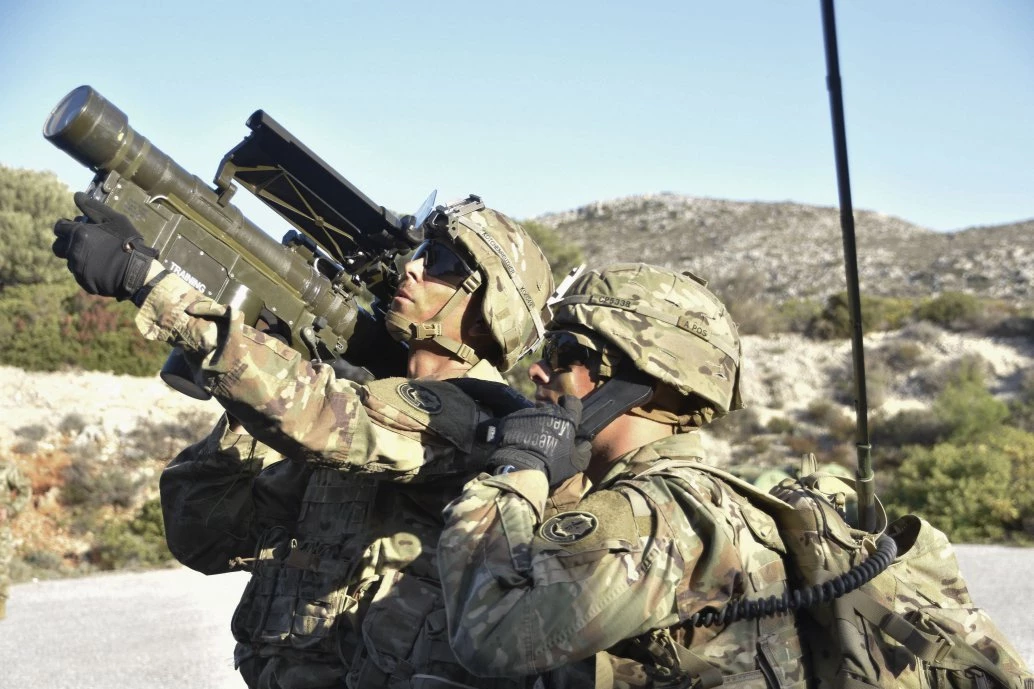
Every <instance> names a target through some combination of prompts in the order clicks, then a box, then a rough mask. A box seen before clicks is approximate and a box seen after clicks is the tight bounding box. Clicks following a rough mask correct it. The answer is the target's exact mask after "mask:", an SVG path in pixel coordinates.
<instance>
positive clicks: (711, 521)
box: [439, 434, 805, 687]
mask: <svg viewBox="0 0 1034 689" xmlns="http://www.w3.org/2000/svg"><path fill="white" fill-rule="evenodd" d="M700 455H701V453H700V448H699V441H698V439H697V437H696V436H695V435H693V434H683V435H676V436H672V437H670V438H666V439H664V440H662V441H658V442H655V443H651V444H649V445H646V446H644V447H642V448H640V449H638V450H636V451H634V452H632V453H631V454H629V455H627V456H625V457H624V458H622V459H621V460H619V461H618V462H617V463H616V464H615V465H614V467H613V468H612V470H611V471H610V472H609V473H608V474H607V476H606V477H605V479H604V480H603V481H602V483H601V485H600V486H599V487H598V488H595V489H592V490H590V491H589V492H587V493H586V494H585V495H584V497H583V498H582V500H581V501H580V502H578V503H577V504H575V505H569V506H567V507H566V510H565V512H563V513H561V514H555V513H554V512H555V509H551V508H548V507H547V504H546V497H547V496H546V493H547V486H546V480H545V477H544V475H543V474H541V473H540V472H533V471H519V472H514V473H510V474H506V475H502V476H489V475H487V474H483V475H482V476H480V477H479V478H478V479H476V480H474V481H472V482H471V483H470V484H469V485H468V486H467V487H466V489H465V490H464V492H463V496H462V497H461V498H460V499H459V500H457V501H456V502H454V503H453V504H452V505H450V506H449V507H448V509H447V511H446V530H445V532H444V534H443V536H442V540H441V548H440V555H439V560H440V566H441V572H442V586H443V589H444V590H445V593H446V600H447V603H448V606H449V615H450V617H451V619H452V620H453V621H454V624H453V625H452V630H453V631H452V633H453V638H452V643H453V647H454V648H455V649H457V652H458V653H459V655H460V658H461V660H462V661H463V662H464V664H466V665H467V666H468V667H471V668H480V669H482V671H483V672H484V673H485V674H502V675H505V674H507V673H514V674H519V673H526V674H528V673H537V672H543V671H545V670H549V669H552V668H556V667H559V666H562V665H564V664H566V663H570V662H572V661H577V660H581V659H584V658H587V657H590V656H592V655H593V654H596V653H597V652H600V651H604V650H606V649H612V650H613V653H614V656H620V655H621V654H623V653H628V654H630V655H634V652H633V651H631V648H630V647H629V646H628V645H627V644H626V645H625V647H622V646H618V647H616V648H612V647H615V645H616V644H619V642H621V641H622V640H623V639H631V638H634V637H641V636H643V635H646V634H648V633H649V632H651V631H652V630H662V629H668V628H670V627H676V629H677V632H676V634H675V636H676V639H677V640H680V641H681V642H682V643H683V644H684V645H686V646H688V647H689V648H690V649H691V650H692V651H693V652H694V653H695V654H696V655H698V656H700V657H701V658H703V659H704V660H706V661H707V662H708V663H710V664H712V665H714V666H715V667H716V668H717V669H719V670H720V672H721V673H722V675H724V676H725V682H726V683H727V684H728V683H732V682H733V681H734V680H735V681H739V682H742V684H737V685H736V686H747V687H754V686H756V687H766V686H780V687H796V686H800V687H803V686H805V683H804V681H803V668H802V666H801V662H800V659H801V655H802V652H801V646H800V641H799V638H798V635H797V630H796V625H795V624H794V621H793V619H792V618H789V617H777V618H769V619H767V620H764V621H762V622H738V623H734V624H731V625H729V626H728V627H725V628H722V627H718V628H703V629H696V630H694V629H683V628H681V627H679V626H678V625H679V622H680V620H685V619H686V618H688V617H689V616H690V615H692V614H693V613H695V612H698V611H700V610H702V609H704V608H705V607H707V606H715V607H717V606H721V605H722V604H724V603H725V602H727V601H729V600H731V599H734V598H739V597H742V596H744V595H747V596H750V597H755V596H759V595H761V596H767V595H771V594H773V593H782V591H783V590H784V588H785V578H786V575H785V571H784V567H783V562H782V559H781V549H782V545H781V543H780V541H779V539H778V536H777V534H776V527H775V524H774V522H773V521H772V520H771V518H770V517H768V516H767V515H766V514H764V513H763V512H761V511H760V510H758V509H756V508H754V507H752V506H751V505H750V504H749V503H747V502H746V500H744V499H743V498H741V497H740V496H739V495H738V494H737V493H735V492H733V491H732V490H731V489H730V488H729V487H728V486H727V485H726V484H724V483H723V482H721V481H719V480H716V479H714V478H712V477H711V476H709V475H707V474H706V473H703V472H699V471H696V470H693V469H691V468H677V469H673V470H670V471H669V470H664V469H663V465H662V469H661V471H660V472H653V471H652V470H651V469H648V468H646V467H650V466H653V465H656V464H658V463H660V462H661V460H662V459H667V458H677V459H688V458H692V459H699V458H700ZM748 573H749V574H748ZM758 650H760V651H761V653H760V654H759V653H757V651H758ZM759 656H760V658H761V659H762V660H761V664H760V669H759V663H758V661H757V660H756V657H759ZM605 658H607V656H600V657H598V658H597V662H602V661H603V660H604V659H605ZM609 662H610V663H611V664H612V666H613V673H614V681H615V686H664V685H663V684H662V683H659V680H657V679H656V678H655V679H654V682H655V683H654V684H650V683H649V681H648V677H647V675H646V674H645V673H646V670H645V669H644V667H643V665H641V664H639V663H635V662H629V661H627V660H623V659H621V658H620V657H610V658H609ZM765 674H768V675H769V676H770V677H771V678H772V679H774V680H775V683H774V684H766V679H765V676H764V675H765Z"/></svg>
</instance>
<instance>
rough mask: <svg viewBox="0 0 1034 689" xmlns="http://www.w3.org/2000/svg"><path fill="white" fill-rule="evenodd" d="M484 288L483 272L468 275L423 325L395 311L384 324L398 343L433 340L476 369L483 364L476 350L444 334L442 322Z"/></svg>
mask: <svg viewBox="0 0 1034 689" xmlns="http://www.w3.org/2000/svg"><path fill="white" fill-rule="evenodd" d="M480 286H481V273H478V272H474V273H471V274H470V275H468V276H467V279H466V280H464V281H463V283H462V284H460V286H459V287H457V288H456V291H455V292H453V293H452V296H451V297H449V300H448V301H447V302H445V304H443V305H442V308H440V309H438V313H436V314H435V315H433V316H431V318H429V319H428V320H426V321H424V322H423V323H417V322H416V321H414V320H412V319H410V318H407V317H406V316H403V315H402V314H400V313H397V312H395V311H388V313H387V315H386V316H385V317H384V325H385V326H386V327H387V328H388V332H389V333H390V334H391V336H392V337H393V338H395V339H396V340H398V341H399V342H420V341H423V340H430V341H432V342H434V343H435V344H437V345H438V346H439V347H442V348H443V349H445V350H446V351H448V352H450V353H451V354H453V355H454V356H456V357H457V358H459V359H460V360H461V361H465V362H466V363H468V364H470V365H471V366H473V365H474V364H476V363H477V362H479V361H481V358H480V357H479V356H478V355H477V354H476V353H474V348H473V347H471V346H470V345H468V344H464V343H463V342H457V341H456V340H454V339H452V338H451V337H446V336H445V335H443V334H442V321H444V320H445V318H446V316H448V315H449V314H450V313H452V311H453V310H454V309H455V308H456V307H457V306H459V304H460V301H461V300H462V299H463V297H465V296H467V295H468V294H473V293H474V292H475V291H477V289H478V287H480Z"/></svg>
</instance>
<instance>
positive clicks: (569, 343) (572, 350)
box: [542, 332, 600, 371]
mask: <svg viewBox="0 0 1034 689" xmlns="http://www.w3.org/2000/svg"><path fill="white" fill-rule="evenodd" d="M599 356H600V355H599V353H598V352H596V351H595V350H593V349H592V348H590V347H587V346H585V345H584V344H582V343H581V342H579V341H578V339H577V338H576V337H575V336H574V335H572V334H571V333H568V332H558V333H547V334H546V339H545V343H544V344H543V345H542V358H543V360H545V362H546V363H547V364H549V367H550V368H551V369H553V370H554V371H562V370H564V369H568V368H570V367H571V366H572V365H573V364H582V365H584V366H588V365H590V364H591V363H593V362H594V361H596V360H597V359H598V358H599Z"/></svg>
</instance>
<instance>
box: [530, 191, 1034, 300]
mask: <svg viewBox="0 0 1034 689" xmlns="http://www.w3.org/2000/svg"><path fill="white" fill-rule="evenodd" d="M535 220H536V221H537V222H539V223H541V224H543V225H545V226H547V227H551V228H555V230H556V232H557V233H558V234H559V235H560V237H561V238H562V239H563V240H565V241H570V242H572V243H574V244H575V245H577V246H579V247H580V248H581V249H582V251H583V252H584V254H585V256H586V257H587V259H588V260H589V262H590V264H591V265H601V264H604V263H611V262H614V261H627V260H629V257H635V260H641V261H644V262H647V263H656V264H659V265H663V266H667V267H670V268H674V269H678V270H691V271H693V272H694V273H697V274H699V275H701V276H703V277H706V278H709V279H711V280H716V279H719V278H726V279H727V278H729V277H731V276H735V275H737V274H742V273H743V272H744V271H745V272H747V273H750V274H751V275H752V276H753V277H755V278H760V280H758V283H759V284H763V285H765V287H764V290H763V293H762V294H759V295H757V296H759V297H762V298H768V299H771V300H773V301H783V300H786V299H789V298H794V297H820V298H821V297H825V296H828V295H829V294H833V293H835V292H840V291H843V290H844V284H845V279H844V264H843V240H842V236H841V230H840V213H839V210H838V209H836V208H827V207H819V206H808V205H803V204H798V203H762V202H747V201H725V200H719V199H706V198H695V197H691V196H680V195H676V194H651V195H645V196H632V197H628V198H623V199H617V200H613V201H603V202H597V203H593V204H590V205H587V206H582V207H581V208H577V209H574V210H570V211H566V212H562V213H551V214H548V215H544V216H541V217H539V218H536V219H535ZM855 234H856V238H857V244H858V269H859V275H860V280H861V286H862V290H863V291H864V292H865V293H867V294H871V295H879V296H900V297H917V296H930V295H931V294H936V293H939V292H944V291H962V292H971V293H974V294H978V295H980V296H985V297H995V298H1002V299H1017V300H1023V301H1027V300H1031V299H1032V298H1034V219H1032V220H1027V221H1024V222H1019V223H1014V224H1010V225H1000V226H995V227H974V228H970V229H966V230H962V231H958V232H952V233H940V232H934V231H932V230H928V229H924V228H922V227H919V226H917V225H913V224H911V223H908V222H905V221H904V220H901V219H899V218H895V217H892V216H889V215H884V214H882V213H875V212H872V211H865V210H860V211H859V210H856V211H855Z"/></svg>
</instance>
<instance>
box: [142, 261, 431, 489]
mask: <svg viewBox="0 0 1034 689" xmlns="http://www.w3.org/2000/svg"><path fill="white" fill-rule="evenodd" d="M136 324H137V327H138V328H139V329H140V331H141V332H142V333H143V335H144V336H145V337H146V338H147V339H151V340H161V341H165V342H168V343H170V344H173V345H178V346H181V347H183V348H184V350H185V351H187V353H188V356H190V357H191V358H192V359H193V361H194V363H195V365H197V366H198V368H199V370H200V371H201V374H202V377H203V379H204V384H205V386H206V387H207V389H208V390H209V391H211V392H212V394H213V395H214V396H215V397H216V399H218V400H219V402H220V403H221V404H222V405H223V407H224V408H226V409H227V411H229V412H230V413H231V414H233V415H234V416H235V417H236V418H238V419H240V420H241V422H242V423H243V425H244V427H245V428H247V429H248V430H249V432H251V433H252V435H254V436H255V438H257V439H259V440H260V441H261V442H263V443H265V444H266V445H268V446H270V447H272V448H274V449H276V450H277V451H278V452H280V453H281V454H283V455H284V456H286V457H290V458H291V459H292V460H301V461H305V462H308V463H314V464H319V465H322V466H329V467H340V468H345V469H348V470H353V471H362V472H368V473H380V474H383V473H385V472H387V473H388V474H389V475H391V476H392V477H395V478H399V479H400V480H405V479H406V478H412V477H415V476H417V475H420V474H422V473H423V472H424V471H425V466H426V465H427V464H428V463H430V462H431V461H433V460H435V459H436V458H437V457H438V456H439V455H440V454H442V453H437V454H436V453H435V452H433V451H432V452H426V451H425V444H426V443H425V442H424V441H425V440H426V438H425V437H424V435H422V433H421V430H420V429H414V428H410V427H407V426H406V425H405V424H404V423H403V424H402V425H401V426H399V427H395V426H392V425H391V424H390V423H384V422H383V421H384V419H386V418H389V417H391V416H392V414H391V413H383V410H380V409H379V408H378V407H377V405H376V404H374V405H372V406H370V407H368V406H367V405H366V404H364V403H365V402H367V401H368V400H369V395H368V394H367V393H368V390H367V388H366V387H364V386H361V385H358V384H356V383H353V382H351V381H348V380H341V379H338V378H336V377H335V375H334V372H333V370H332V369H331V368H330V366H328V365H323V364H319V363H315V364H313V363H310V362H309V361H307V360H306V359H304V358H303V357H302V356H301V355H300V354H299V353H298V352H297V351H295V350H294V349H292V348H291V347H288V346H287V345H285V344H283V343H281V342H279V341H278V340H277V339H275V338H273V337H269V336H267V335H265V334H263V333H261V332H259V331H258V330H256V329H254V328H252V327H250V326H248V325H245V324H244V323H243V320H242V317H241V315H240V313H238V312H236V311H235V310H234V309H232V308H229V307H226V306H223V305H221V304H218V303H216V302H214V301H212V300H211V299H208V298H206V297H204V296H203V295H202V294H200V293H199V292H197V291H196V290H194V289H193V288H191V287H190V286H188V285H187V284H186V283H185V282H183V281H182V280H180V279H179V278H177V277H175V276H168V277H166V278H164V279H162V280H161V281H160V282H159V283H158V284H157V285H156V286H155V288H154V289H153V290H152V291H151V293H150V294H149V295H148V297H147V299H146V300H145V301H144V303H143V305H142V306H141V309H140V312H139V313H138V314H137V317H136ZM371 410H372V411H371ZM371 413H375V414H376V416H377V421H376V422H374V421H372V420H371V418H370V414H371ZM446 445H447V443H446Z"/></svg>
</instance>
